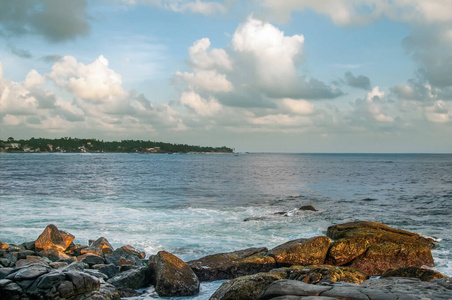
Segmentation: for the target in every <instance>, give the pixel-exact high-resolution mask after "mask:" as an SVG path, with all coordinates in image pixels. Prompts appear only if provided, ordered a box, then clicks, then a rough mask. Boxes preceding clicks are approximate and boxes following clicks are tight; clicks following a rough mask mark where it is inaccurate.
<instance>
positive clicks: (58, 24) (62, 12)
mask: <svg viewBox="0 0 452 300" xmlns="http://www.w3.org/2000/svg"><path fill="white" fill-rule="evenodd" d="M85 9H86V1H85V0H59V1H52V0H29V1H27V3H26V4H25V3H24V2H23V1H0V34H3V35H13V36H16V35H24V34H36V35H40V36H42V37H44V38H45V39H47V40H49V41H51V42H62V41H66V40H70V39H74V38H76V37H78V36H85V35H87V34H88V33H89V31H90V25H89V23H88V16H87V14H86V12H85Z"/></svg>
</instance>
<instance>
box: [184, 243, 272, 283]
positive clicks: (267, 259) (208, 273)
mask: <svg viewBox="0 0 452 300" xmlns="http://www.w3.org/2000/svg"><path fill="white" fill-rule="evenodd" d="M267 254H268V249H267V248H248V249H245V250H239V251H234V252H227V253H219V254H213V255H209V256H205V257H203V258H200V259H197V260H193V261H190V262H188V264H189V265H190V267H191V268H192V269H193V271H194V272H195V273H196V275H197V276H198V278H199V280H201V281H215V280H221V279H232V278H236V277H239V276H244V275H251V274H256V273H259V272H267V271H270V270H271V269H274V268H275V267H276V261H275V259H274V258H273V257H271V256H268V255H267Z"/></svg>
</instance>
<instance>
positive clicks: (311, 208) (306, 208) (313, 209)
mask: <svg viewBox="0 0 452 300" xmlns="http://www.w3.org/2000/svg"><path fill="white" fill-rule="evenodd" d="M300 210H309V211H317V209H315V208H314V206H312V205H303V206H302V207H300Z"/></svg>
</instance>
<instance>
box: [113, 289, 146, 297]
mask: <svg viewBox="0 0 452 300" xmlns="http://www.w3.org/2000/svg"><path fill="white" fill-rule="evenodd" d="M118 291H119V295H120V296H121V298H129V297H138V296H141V295H142V293H139V292H137V291H135V290H132V289H118Z"/></svg>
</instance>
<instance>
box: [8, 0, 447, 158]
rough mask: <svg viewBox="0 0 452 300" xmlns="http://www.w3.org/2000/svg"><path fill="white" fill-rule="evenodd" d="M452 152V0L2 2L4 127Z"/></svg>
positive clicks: (243, 147)
mask: <svg viewBox="0 0 452 300" xmlns="http://www.w3.org/2000/svg"><path fill="white" fill-rule="evenodd" d="M8 137H14V138H16V139H27V138H31V137H35V138H37V137H44V138H60V137H79V138H96V139H102V140H123V139H141V140H153V141H163V142H171V143H187V144H192V145H205V146H229V147H232V148H235V150H236V151H239V152H243V151H250V152H322V153H330V152H338V153H341V152H348V153H357V152H370V153H419V152H420V153H452V0H429V1H425V0H323V1H317V0H312V1H311V0H284V1H281V0H218V1H209V0H86V1H85V0H15V1H8V0H0V139H3V140H6V139H7V138H8Z"/></svg>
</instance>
